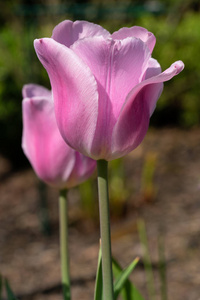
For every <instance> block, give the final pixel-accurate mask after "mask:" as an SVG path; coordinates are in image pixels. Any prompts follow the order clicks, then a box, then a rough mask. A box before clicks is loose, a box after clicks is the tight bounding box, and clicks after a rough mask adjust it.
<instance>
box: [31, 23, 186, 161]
mask: <svg viewBox="0 0 200 300" xmlns="http://www.w3.org/2000/svg"><path fill="white" fill-rule="evenodd" d="M34 45H35V50H36V52H37V55H38V57H39V59H40V61H41V62H42V64H43V65H44V67H45V68H46V70H47V72H48V75H49V77H50V81H51V85H52V90H53V95H54V102H55V114H56V120H57V124H58V127H59V130H60V132H61V135H62V136H63V138H64V140H65V141H66V142H67V143H68V145H70V146H71V147H72V148H74V149H76V150H77V151H80V152H81V153H83V154H85V155H87V156H89V157H92V158H93V159H96V160H98V159H105V160H108V161H109V160H112V159H115V158H119V157H121V156H123V155H125V154H127V153H129V152H130V151H132V150H133V149H134V148H136V147H137V146H138V145H139V144H140V143H141V142H142V140H143V138H144V136H145V134H146V132H147V129H148V126H149V119H150V116H151V115H152V113H153V111H154V109H155V106H156V102H157V100H158V98H159V96H160V95H161V92H162V89H163V82H164V81H167V80H169V79H171V78H172V77H173V76H175V75H177V74H178V73H179V72H181V71H182V70H183V68H184V64H183V62H181V61H177V62H175V63H173V64H172V65H171V66H170V67H169V68H168V69H167V70H165V71H164V72H161V67H160V65H159V63H158V62H157V61H156V60H155V59H153V58H152V57H151V53H152V50H153V48H154V45H155V37H154V35H153V34H152V33H150V32H148V31H147V30H146V29H144V28H141V27H132V28H122V29H120V30H119V31H116V32H114V33H113V34H110V33H109V32H108V31H106V30H105V29H103V28H102V27H101V26H98V25H95V24H92V23H89V22H85V21H76V22H74V23H73V22H71V21H64V22H62V23H60V24H59V25H58V26H56V27H55V29H54V31H53V35H52V37H51V38H43V39H39V40H35V43H34Z"/></svg>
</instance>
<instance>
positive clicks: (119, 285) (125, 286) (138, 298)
mask: <svg viewBox="0 0 200 300" xmlns="http://www.w3.org/2000/svg"><path fill="white" fill-rule="evenodd" d="M112 263H113V273H114V277H116V278H117V280H116V282H115V285H114V297H115V299H117V297H118V295H119V293H120V294H121V295H122V298H123V300H144V298H143V297H142V295H141V294H140V292H139V291H138V290H137V289H136V287H135V286H134V285H133V284H132V283H131V281H130V280H129V279H128V276H129V275H130V274H131V272H132V271H133V269H134V268H135V266H136V265H137V263H138V258H136V259H135V260H134V261H133V262H132V263H131V264H130V265H129V266H128V267H127V268H126V269H124V270H122V268H121V267H120V265H119V264H118V263H117V261H116V260H115V259H113V260H112Z"/></svg>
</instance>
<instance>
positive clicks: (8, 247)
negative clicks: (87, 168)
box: [0, 129, 200, 300]
mask: <svg viewBox="0 0 200 300" xmlns="http://www.w3.org/2000/svg"><path fill="white" fill-rule="evenodd" d="M148 157H153V161H154V164H155V165H154V166H153V168H154V167H155V170H154V171H155V172H154V176H153V180H152V183H153V188H154V190H153V192H152V193H151V192H150V194H148V193H147V192H148V190H147V189H146V188H145V187H144V186H141V177H142V172H143V171H144V168H143V165H144V161H145V159H146V160H147V162H148ZM149 160H150V161H151V159H149ZM124 167H125V174H126V187H127V189H128V190H129V192H128V193H127V199H126V204H125V208H126V209H125V211H124V213H123V217H120V218H116V217H115V218H114V217H113V218H112V250H113V254H114V256H115V257H116V258H117V259H118V261H120V263H121V265H122V266H126V264H127V263H129V262H130V261H131V260H132V259H133V258H134V257H135V256H138V255H139V256H140V257H141V262H142V257H143V253H142V247H141V244H140V241H139V238H138V233H137V226H136V223H137V219H138V217H140V218H141V217H142V218H143V219H144V220H145V222H146V227H147V234H148V239H149V248H150V251H151V258H152V263H153V267H154V275H155V280H156V283H157V299H161V298H160V292H159V291H160V290H159V280H158V268H157V267H158V247H157V239H158V235H160V234H162V237H163V239H164V241H165V255H166V265H167V287H168V299H170V300H200V130H199V129H194V130H190V131H181V130H177V129H163V130H151V131H149V132H148V134H147V136H146V138H145V140H144V142H143V143H142V145H141V146H140V147H139V148H138V149H136V150H135V151H133V152H132V153H131V154H129V155H128V156H126V157H125V158H124ZM142 170H143V171H142ZM0 177H1V182H0V273H1V274H2V275H3V276H5V277H7V278H8V279H9V281H10V284H11V286H12V288H13V290H14V291H15V293H16V294H17V295H19V296H20V297H19V298H20V299H22V300H45V299H48V300H60V299H62V297H61V288H60V265H59V247H58V244H59V234H58V208H57V206H58V205H57V204H58V203H57V196H58V193H57V191H55V190H53V189H51V188H48V189H47V196H48V207H49V215H50V222H51V235H50V236H47V235H44V234H43V232H42V231H41V225H40V218H39V212H38V203H39V200H38V198H39V192H38V180H37V178H36V176H35V174H34V173H33V171H32V170H30V169H29V170H25V171H18V172H9V162H7V161H6V160H5V159H3V158H1V159H0ZM147 181H148V180H147ZM154 192H155V195H154ZM149 195H150V196H149ZM77 198H78V196H77V191H76V190H74V191H72V192H71V193H69V199H70V200H69V203H70V205H69V216H70V231H69V233H70V236H69V240H70V242H69V248H70V254H71V266H70V267H71V276H72V297H73V298H72V299H74V300H79V299H80V300H90V299H93V288H94V277H95V271H96V263H97V255H98V243H99V230H98V226H97V224H98V222H95V221H94V220H91V219H87V218H84V217H83V216H82V212H81V209H80V205H78V203H77V201H78V200H77ZM131 280H133V282H135V285H136V286H137V287H138V289H139V290H140V291H141V293H142V294H143V295H145V296H146V293H147V289H146V279H145V273H144V269H143V265H142V263H140V264H139V265H138V267H137V268H136V270H135V271H134V272H133V274H132V276H131ZM146 298H147V297H146Z"/></svg>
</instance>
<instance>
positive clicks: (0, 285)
mask: <svg viewBox="0 0 200 300" xmlns="http://www.w3.org/2000/svg"><path fill="white" fill-rule="evenodd" d="M2 291H3V278H2V276H1V274H0V300H2Z"/></svg>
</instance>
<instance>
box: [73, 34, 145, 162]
mask: <svg viewBox="0 0 200 300" xmlns="http://www.w3.org/2000/svg"><path fill="white" fill-rule="evenodd" d="M72 50H73V51H74V52H75V53H76V54H77V55H78V56H79V57H81V58H82V60H83V61H84V62H85V63H86V64H87V65H88V66H89V68H90V69H91V71H92V73H93V74H94V76H95V79H96V81H97V83H98V92H99V109H98V110H99V114H98V124H97V129H96V132H95V140H94V143H93V150H92V152H95V148H96V149H97V148H98V149H99V148H100V147H99V145H100V144H101V145H103V147H101V148H102V149H101V151H102V153H101V154H102V156H103V155H105V152H106V151H107V150H106V148H110V145H109V144H110V142H111V140H110V137H111V134H112V128H113V126H114V124H115V123H116V120H117V118H118V115H119V113H120V110H121V107H122V106H123V104H124V101H125V98H126V95H127V94H128V93H129V92H130V91H131V90H132V88H133V87H134V86H135V85H137V84H138V83H139V82H140V80H141V78H142V77H143V76H144V73H145V71H146V68H147V65H148V60H149V58H150V52H149V50H148V48H147V47H146V45H145V44H144V43H143V42H142V41H141V40H139V39H135V38H127V39H125V40H122V41H113V40H111V39H107V40H105V39H104V38H103V37H94V38H88V39H84V40H83V41H78V42H76V43H75V44H74V45H73V47H72ZM105 107H106V109H105ZM97 155H98V156H99V155H100V153H98V154H97Z"/></svg>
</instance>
